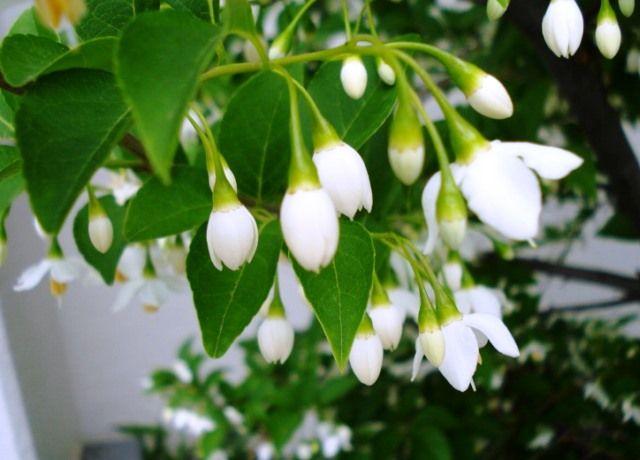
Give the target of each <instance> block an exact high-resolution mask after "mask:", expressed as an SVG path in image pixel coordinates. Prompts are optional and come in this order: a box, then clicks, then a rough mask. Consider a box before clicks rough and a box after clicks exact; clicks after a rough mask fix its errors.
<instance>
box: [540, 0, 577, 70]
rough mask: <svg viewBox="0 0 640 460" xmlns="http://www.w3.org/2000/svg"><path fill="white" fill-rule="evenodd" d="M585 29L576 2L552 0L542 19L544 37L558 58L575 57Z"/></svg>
mask: <svg viewBox="0 0 640 460" xmlns="http://www.w3.org/2000/svg"><path fill="white" fill-rule="evenodd" d="M583 29H584V20H583V19H582V12H581V11H580V7H578V5H577V4H576V2H575V0H551V3H549V8H548V9H547V12H546V13H545V15H544V18H543V19H542V35H543V36H544V40H545V41H546V42H547V46H548V47H549V49H550V50H551V51H553V53H554V54H555V55H556V56H558V57H564V58H569V57H570V56H573V55H574V54H575V53H576V51H577V50H578V47H579V46H580V42H581V41H582V32H583Z"/></svg>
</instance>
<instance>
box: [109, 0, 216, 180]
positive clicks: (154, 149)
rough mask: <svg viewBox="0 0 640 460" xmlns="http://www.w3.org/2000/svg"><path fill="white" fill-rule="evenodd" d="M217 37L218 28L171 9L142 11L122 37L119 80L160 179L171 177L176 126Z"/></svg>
mask: <svg viewBox="0 0 640 460" xmlns="http://www.w3.org/2000/svg"><path fill="white" fill-rule="evenodd" d="M217 41H218V32H217V28H216V27H214V26H211V25H209V24H206V23H204V22H202V21H199V20H197V19H195V18H194V17H193V16H192V15H191V14H188V13H183V12H175V11H161V12H155V13H149V14H144V15H140V16H138V17H136V19H135V20H133V21H132V22H131V23H130V24H129V25H128V26H127V28H126V29H125V30H124V32H123V33H122V37H121V38H120V42H119V46H118V50H117V61H116V62H117V66H116V74H117V76H118V81H119V84H120V86H121V87H122V90H123V92H124V94H125V97H126V99H127V100H128V101H129V104H130V105H131V108H132V113H133V118H134V120H135V122H136V125H137V128H138V130H139V131H140V138H141V140H142V143H143V144H144V146H145V147H146V149H147V156H148V158H149V161H150V163H151V165H152V166H153V168H154V170H155V172H156V174H157V175H158V176H159V177H160V178H161V179H162V180H163V181H164V182H168V181H169V171H170V170H171V165H172V163H173V158H174V155H175V151H176V147H177V146H178V131H179V129H180V126H181V125H182V121H183V120H184V117H185V115H186V113H187V108H188V106H189V103H190V102H191V100H192V99H193V97H194V95H195V93H196V89H197V86H198V78H199V76H200V73H201V72H202V71H203V70H204V69H205V67H206V66H207V65H208V64H209V62H210V60H211V58H212V57H213V51H214V47H215V45H216V43H217Z"/></svg>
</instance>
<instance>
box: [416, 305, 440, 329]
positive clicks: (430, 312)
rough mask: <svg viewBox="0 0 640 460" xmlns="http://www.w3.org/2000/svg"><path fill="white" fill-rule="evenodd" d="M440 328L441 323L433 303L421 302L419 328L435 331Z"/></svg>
mask: <svg viewBox="0 0 640 460" xmlns="http://www.w3.org/2000/svg"><path fill="white" fill-rule="evenodd" d="M438 329H440V323H439V322H438V317H437V315H436V311H435V310H434V308H433V305H431V303H429V302H420V309H419V310H418V330H419V331H420V333H423V332H434V331H437V330H438Z"/></svg>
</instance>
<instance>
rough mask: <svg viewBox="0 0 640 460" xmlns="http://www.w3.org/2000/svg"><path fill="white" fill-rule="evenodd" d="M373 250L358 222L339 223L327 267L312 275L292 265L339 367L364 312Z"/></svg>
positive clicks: (367, 236)
mask: <svg viewBox="0 0 640 460" xmlns="http://www.w3.org/2000/svg"><path fill="white" fill-rule="evenodd" d="M373 264H374V250H373V242H372V241H371V237H370V236H369V232H367V231H366V230H365V228H364V227H363V226H362V225H360V224H359V223H357V222H349V221H341V222H340V244H339V245H338V251H337V252H336V256H335V257H334V259H333V262H331V264H330V265H328V266H327V267H325V268H324V269H322V270H321V271H320V273H312V272H308V271H306V270H304V269H303V268H302V267H301V266H300V265H298V264H297V263H295V264H294V266H295V271H296V274H297V275H298V278H299V279H300V282H301V283H302V287H303V288H304V293H305V295H306V297H307V299H309V302H311V305H313V310H314V312H315V314H316V316H317V317H318V321H319V322H320V325H321V326H322V330H323V331H324V334H325V335H326V336H327V339H328V340H329V343H330V344H331V350H332V351H333V356H334V357H335V358H336V361H337V362H338V364H339V365H340V367H342V368H343V367H344V366H345V364H346V362H347V360H348V359H349V351H350V350H351V345H352V343H353V340H354V339H355V336H356V331H357V330H358V326H359V325H360V321H361V320H362V315H363V314H364V312H365V309H366V308H367V302H368V300H369V291H370V290H371V283H372V277H373Z"/></svg>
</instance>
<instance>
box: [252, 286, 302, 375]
mask: <svg viewBox="0 0 640 460" xmlns="http://www.w3.org/2000/svg"><path fill="white" fill-rule="evenodd" d="M273 291H274V294H273V301H272V302H271V305H270V306H269V310H268V312H267V317H266V318H265V319H264V321H262V323H261V324H260V327H259V328H258V347H259V348H260V353H262V356H263V357H264V359H265V361H267V362H268V363H279V364H282V363H284V362H285V361H286V360H287V358H288V357H289V355H290V354H291V350H292V349H293V340H294V334H293V328H292V327H291V324H290V323H289V321H287V318H286V316H285V311H284V306H283V305H282V301H281V300H280V292H279V289H278V283H276V284H275V286H274V288H273Z"/></svg>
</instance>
